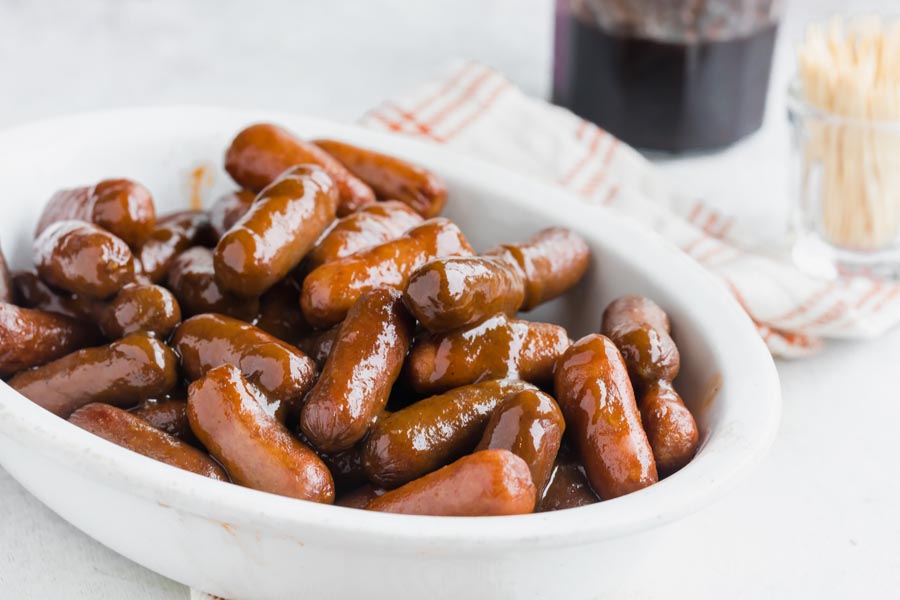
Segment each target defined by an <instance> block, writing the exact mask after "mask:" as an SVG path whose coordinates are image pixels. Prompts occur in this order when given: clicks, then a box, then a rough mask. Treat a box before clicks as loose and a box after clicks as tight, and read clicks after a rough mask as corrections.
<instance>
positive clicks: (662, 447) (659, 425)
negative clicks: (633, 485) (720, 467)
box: [638, 380, 700, 476]
mask: <svg viewBox="0 0 900 600" xmlns="http://www.w3.org/2000/svg"><path fill="white" fill-rule="evenodd" d="M642 388H643V389H642V391H641V395H640V398H639V400H638V406H639V407H640V409H641V421H642V422H643V424H644V430H645V431H646V432H647V439H648V440H649V441H650V447H651V448H652V449H653V458H654V459H656V467H657V469H659V473H660V475H663V476H665V475H671V474H672V473H674V472H675V471H677V470H679V469H680V468H682V467H683V466H685V465H686V464H688V463H689V462H691V459H692V458H694V454H696V453H697V445H698V443H699V439H700V433H699V431H698V430H697V422H696V421H695V420H694V417H693V415H691V412H690V411H689V410H688V409H687V407H686V406H685V405H684V402H683V401H682V400H681V396H679V395H678V392H676V391H675V388H673V387H672V384H671V383H670V382H668V381H662V380H660V381H656V382H654V383H651V384H647V385H645V386H642Z"/></svg>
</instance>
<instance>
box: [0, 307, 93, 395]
mask: <svg viewBox="0 0 900 600" xmlns="http://www.w3.org/2000/svg"><path fill="white" fill-rule="evenodd" d="M99 341H100V336H99V333H98V332H97V329H96V327H94V326H93V324H92V323H90V322H86V321H84V320H80V319H75V318H72V317H67V316H64V315H61V314H57V313H52V312H46V311H42V310H35V309H30V308H21V307H18V306H14V305H12V304H7V303H5V302H0V377H8V376H9V375H12V374H14V373H18V372H19V371H22V370H24V369H30V368H31V367H37V366H40V365H43V364H46V363H48V362H50V361H53V360H56V359H58V358H61V357H63V356H65V355H67V354H70V353H72V352H74V351H76V350H79V349H81V348H85V347H87V346H90V345H92V344H96V343H98V342H99Z"/></svg>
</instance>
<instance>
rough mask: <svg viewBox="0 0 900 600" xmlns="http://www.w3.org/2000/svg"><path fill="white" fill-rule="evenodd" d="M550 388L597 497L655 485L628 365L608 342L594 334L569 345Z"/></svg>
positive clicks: (610, 341) (655, 476)
mask: <svg viewBox="0 0 900 600" xmlns="http://www.w3.org/2000/svg"><path fill="white" fill-rule="evenodd" d="M554 389H555V390H556V399H557V401H558V402H559V406H560V408H562V411H563V414H564V415H565V417H566V427H567V429H568V431H569V436H570V439H571V440H572V442H573V443H574V444H575V446H576V448H577V449H578V454H579V455H580V457H581V460H582V461H583V462H584V467H585V471H586V473H587V476H588V480H589V481H590V482H591V487H593V488H594V491H596V492H597V494H599V496H600V497H601V498H603V499H604V500H609V499H610V498H616V497H618V496H623V495H625V494H629V493H631V492H634V491H637V490H639V489H642V488H645V487H647V486H649V485H652V484H654V483H656V481H657V478H658V477H657V472H656V462H655V461H654V460H653V452H652V450H651V449H650V443H649V442H648V441H647V434H646V433H644V429H643V427H641V416H640V414H639V413H638V408H637V404H636V403H635V400H634V391H633V390H632V387H631V381H629V379H628V369H627V368H626V367H625V361H624V360H623V359H622V355H621V354H620V353H619V350H618V349H617V348H616V346H615V344H613V342H612V340H610V339H609V338H607V337H605V336H602V335H599V334H592V335H588V336H585V337H583V338H581V339H580V340H578V341H577V342H575V343H574V344H572V346H571V347H569V349H568V350H566V353H565V354H563V356H562V357H561V358H560V359H559V364H558V365H557V367H556V381H555V386H554Z"/></svg>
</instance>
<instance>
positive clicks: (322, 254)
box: [305, 200, 422, 271]
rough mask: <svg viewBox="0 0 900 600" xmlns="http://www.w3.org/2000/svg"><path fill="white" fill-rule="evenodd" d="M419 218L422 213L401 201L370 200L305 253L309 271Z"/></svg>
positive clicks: (399, 230)
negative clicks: (370, 202)
mask: <svg viewBox="0 0 900 600" xmlns="http://www.w3.org/2000/svg"><path fill="white" fill-rule="evenodd" d="M421 222H422V217H420V216H419V215H418V214H416V212H415V211H413V210H412V209H411V208H409V207H408V206H406V205H405V204H403V203H402V202H397V201H396V200H388V201H386V202H377V203H375V204H370V205H369V206H366V207H364V208H361V209H359V210H358V211H356V212H355V213H353V214H350V215H347V216H346V217H344V218H342V219H339V220H338V221H337V222H336V223H335V224H334V226H333V227H332V228H331V229H330V230H328V232H327V233H326V234H325V235H323V236H322V239H320V240H319V241H318V242H317V243H316V245H315V247H313V249H312V250H310V252H309V254H307V255H306V260H305V263H306V268H307V269H308V270H309V271H312V270H313V269H315V268H316V267H319V266H321V265H323V264H325V263H327V262H331V261H333V260H337V259H339V258H344V257H345V256H350V255H351V254H353V253H354V252H359V251H360V250H365V249H366V248H371V247H372V246H377V245H379V244H383V243H385V242H389V241H391V240H393V239H394V238H398V237H400V236H401V235H402V234H403V232H405V231H407V230H408V229H410V228H411V227H415V226H416V225H418V224H420V223H421Z"/></svg>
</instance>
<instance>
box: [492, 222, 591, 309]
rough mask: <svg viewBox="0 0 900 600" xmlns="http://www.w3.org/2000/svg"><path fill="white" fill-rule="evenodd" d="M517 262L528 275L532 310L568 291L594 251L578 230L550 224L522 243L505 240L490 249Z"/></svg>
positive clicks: (527, 295) (528, 306)
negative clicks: (511, 242)
mask: <svg viewBox="0 0 900 600" xmlns="http://www.w3.org/2000/svg"><path fill="white" fill-rule="evenodd" d="M488 254H492V255H495V256H505V257H508V259H509V260H510V261H511V262H515V264H517V265H518V266H519V268H520V269H521V270H522V273H523V274H524V275H525V302H524V303H523V304H522V307H521V309H522V310H531V309H533V308H535V307H536V306H538V305H539V304H542V303H544V302H547V301H548V300H552V299H553V298H556V297H557V296H559V295H561V294H563V293H565V292H566V291H568V290H569V289H570V288H571V287H572V286H574V285H575V284H576V283H578V281H579V280H580V279H581V278H582V276H583V275H584V273H585V271H587V267H588V263H589V262H590V258H591V251H590V249H589V248H588V246H587V244H586V243H585V241H584V240H583V239H582V238H581V236H579V235H578V234H577V233H575V232H574V231H571V230H569V229H566V228H564V227H550V228H548V229H544V230H542V231H539V232H538V233H537V234H535V235H534V236H532V237H531V238H530V239H529V240H528V241H526V242H523V243H521V244H503V245H501V246H499V247H497V248H496V249H494V250H492V251H490V252H488Z"/></svg>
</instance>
